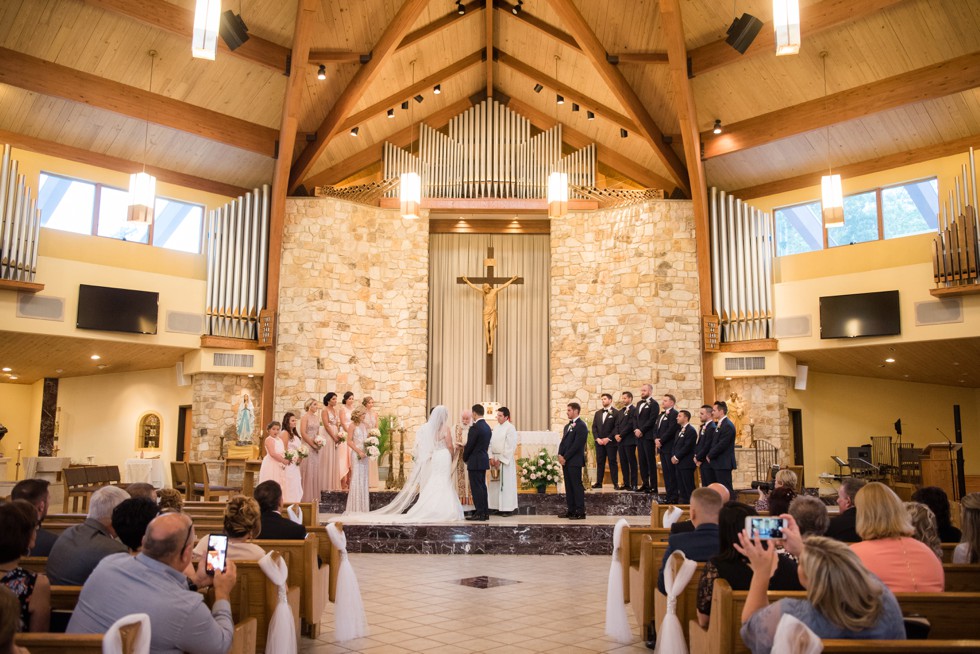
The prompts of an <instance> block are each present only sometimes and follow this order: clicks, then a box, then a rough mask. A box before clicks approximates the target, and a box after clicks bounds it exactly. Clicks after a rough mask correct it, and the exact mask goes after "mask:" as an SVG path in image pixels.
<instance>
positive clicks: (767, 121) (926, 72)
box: [701, 52, 980, 159]
mask: <svg viewBox="0 0 980 654" xmlns="http://www.w3.org/2000/svg"><path fill="white" fill-rule="evenodd" d="M977 86H980V52H974V53H971V54H967V55H963V56H960V57H956V58H955V59H950V60H948V61H943V62H940V63H938V64H933V65H931V66H925V67H924V68H918V69H916V70H912V71H909V72H907V73H902V74H900V75H895V76H894V77H888V78H886V79H883V80H878V81H877V82H871V83H870V84H865V85H863V86H858V87H855V88H852V89H847V90H846V91H840V92H838V93H834V94H832V95H828V96H827V97H825V98H816V99H814V100H809V101H807V102H803V103H801V104H798V105H795V106H792V107H786V108H784V109H777V110H776V111H770V112H769V113H766V114H762V115H761V116H754V117H752V118H748V119H746V120H740V121H738V122H737V123H732V124H730V125H726V126H725V131H724V132H723V133H722V134H720V135H718V136H715V135H713V134H712V133H711V131H710V130H707V131H704V132H702V133H701V138H702V140H703V141H704V158H705V159H709V158H711V157H718V156H721V155H723V154H730V153H732V152H739V151H740V150H745V149H748V148H754V147H758V146H760V145H764V144H766V143H771V142H772V141H778V140H779V139H784V138H788V137H790V136H796V135H797V134H803V133H804V132H810V131H813V130H816V129H820V128H822V127H826V126H828V125H833V124H834V123H842V122H845V121H848V120H853V119H855V118H862V117H864V116H868V115H870V114H874V113H878V112H881V111H886V110H888V109H894V108H896V107H901V106H904V105H907V104H912V103H913V102H923V101H925V100H931V99H934V98H941V97H944V96H947V95H952V94H953V93H960V92H962V91H968V90H970V89H973V88H976V87H977Z"/></svg>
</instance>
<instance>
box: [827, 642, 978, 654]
mask: <svg viewBox="0 0 980 654" xmlns="http://www.w3.org/2000/svg"><path fill="white" fill-rule="evenodd" d="M823 651H824V652H836V653H840V654H844V653H850V654H960V653H965V652H980V640H829V639H825V640H824V641H823Z"/></svg>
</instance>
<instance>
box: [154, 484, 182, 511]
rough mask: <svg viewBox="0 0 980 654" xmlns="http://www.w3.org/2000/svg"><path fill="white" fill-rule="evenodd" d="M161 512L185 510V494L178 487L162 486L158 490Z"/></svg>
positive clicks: (158, 504) (158, 503)
mask: <svg viewBox="0 0 980 654" xmlns="http://www.w3.org/2000/svg"><path fill="white" fill-rule="evenodd" d="M157 497H158V498H159V501H158V502H157V506H159V507H160V513H180V512H181V511H183V510H184V496H183V495H181V494H180V491H179V490H177V489H176V488H161V489H160V490H158V491H157Z"/></svg>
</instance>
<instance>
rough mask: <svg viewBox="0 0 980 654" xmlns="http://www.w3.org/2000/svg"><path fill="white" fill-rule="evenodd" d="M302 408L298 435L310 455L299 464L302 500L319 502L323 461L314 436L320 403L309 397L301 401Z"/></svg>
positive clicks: (316, 430)
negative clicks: (301, 477)
mask: <svg viewBox="0 0 980 654" xmlns="http://www.w3.org/2000/svg"><path fill="white" fill-rule="evenodd" d="M303 408H304V409H306V413H304V414H303V419H302V420H300V422H299V437H300V438H301V439H303V443H304V444H305V445H306V447H307V449H308V450H309V451H310V455H309V456H308V457H306V458H305V459H303V461H302V463H300V464H299V470H300V473H301V474H302V476H303V501H304V502H316V503H317V504H319V503H320V491H321V490H323V489H322V487H321V485H320V484H321V482H322V475H321V473H320V466H321V465H323V461H322V460H321V448H320V446H319V445H317V444H316V437H317V434H319V432H320V416H319V415H318V414H317V410H318V409H319V408H320V403H319V402H317V401H316V400H315V399H313V398H312V397H311V398H310V399H308V400H307V401H306V402H304V403H303Z"/></svg>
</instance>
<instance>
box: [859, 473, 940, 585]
mask: <svg viewBox="0 0 980 654" xmlns="http://www.w3.org/2000/svg"><path fill="white" fill-rule="evenodd" d="M854 506H855V508H857V519H856V523H855V527H856V529H857V533H858V536H860V537H861V539H862V542H860V543H853V544H852V545H851V549H853V550H854V553H855V554H857V555H858V558H860V559H861V561H862V562H863V563H864V565H865V566H866V567H867V568H868V570H869V571H871V572H872V573H874V574H875V575H876V576H877V577H878V578H879V579H881V581H882V583H884V584H885V585H886V586H888V588H889V589H891V591H892V592H893V593H941V592H943V590H944V588H945V586H946V577H945V573H944V572H943V564H942V561H941V560H939V559H937V558H936V555H935V553H934V552H933V551H932V550H931V549H929V547H928V546H926V545H925V544H924V543H921V542H919V541H917V540H915V539H914V538H912V537H911V536H912V534H914V533H915V529H914V528H913V527H912V520H911V519H910V518H909V514H908V511H906V510H905V507H904V506H903V505H902V500H900V499H899V498H898V495H896V494H895V491H893V490H892V489H890V488H888V486H885V485H884V484H882V483H880V482H877V481H873V482H871V483H870V484H868V485H867V486H865V487H864V488H863V489H861V492H860V493H858V494H857V495H856V496H855V497H854Z"/></svg>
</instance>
